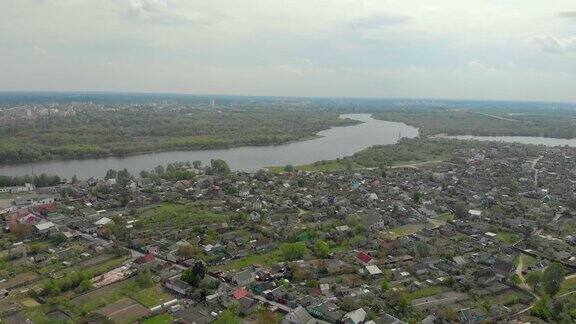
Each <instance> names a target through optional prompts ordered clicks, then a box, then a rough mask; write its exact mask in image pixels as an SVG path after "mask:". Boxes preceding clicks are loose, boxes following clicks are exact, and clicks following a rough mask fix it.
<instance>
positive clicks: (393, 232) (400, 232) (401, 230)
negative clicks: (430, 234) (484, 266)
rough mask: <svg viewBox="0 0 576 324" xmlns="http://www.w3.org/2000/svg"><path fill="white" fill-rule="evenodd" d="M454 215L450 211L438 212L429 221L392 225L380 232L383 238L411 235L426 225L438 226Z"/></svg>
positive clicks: (430, 226)
mask: <svg viewBox="0 0 576 324" xmlns="http://www.w3.org/2000/svg"><path fill="white" fill-rule="evenodd" d="M453 218H454V215H453V214H451V213H444V214H440V215H438V216H436V217H434V218H431V219H430V222H429V223H427V224H426V223H414V224H406V225H402V226H397V227H393V228H391V229H387V230H384V231H382V234H383V236H384V237H385V238H397V237H400V236H407V235H412V234H414V233H416V232H418V231H421V230H423V229H424V228H425V227H426V226H428V228H434V227H438V226H440V225H444V224H446V223H447V222H448V221H449V220H451V219H453Z"/></svg>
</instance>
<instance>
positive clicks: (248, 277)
mask: <svg viewBox="0 0 576 324" xmlns="http://www.w3.org/2000/svg"><path fill="white" fill-rule="evenodd" d="M255 280H256V275H255V274H254V272H253V271H252V270H251V269H246V270H243V271H240V272H238V273H236V274H235V275H234V276H232V283H233V284H235V285H236V286H240V287H242V286H248V285H249V284H251V283H253V282H254V281H255Z"/></svg>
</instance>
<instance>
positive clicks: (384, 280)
mask: <svg viewBox="0 0 576 324" xmlns="http://www.w3.org/2000/svg"><path fill="white" fill-rule="evenodd" d="M380 290H381V291H382V293H385V292H386V291H388V278H382V279H380Z"/></svg>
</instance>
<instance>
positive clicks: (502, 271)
mask: <svg viewBox="0 0 576 324" xmlns="http://www.w3.org/2000/svg"><path fill="white" fill-rule="evenodd" d="M492 269H493V270H494V272H496V274H499V275H501V276H504V277H506V278H509V277H511V276H512V275H513V274H514V271H515V270H516V267H515V266H514V264H513V263H512V262H510V261H505V260H502V259H496V262H494V265H493V266H492Z"/></svg>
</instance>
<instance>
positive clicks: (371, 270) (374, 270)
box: [366, 265, 382, 276]
mask: <svg viewBox="0 0 576 324" xmlns="http://www.w3.org/2000/svg"><path fill="white" fill-rule="evenodd" d="M366 271H368V273H369V274H370V275H371V276H379V275H381V274H382V270H380V268H378V266H375V265H367V266H366Z"/></svg>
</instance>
